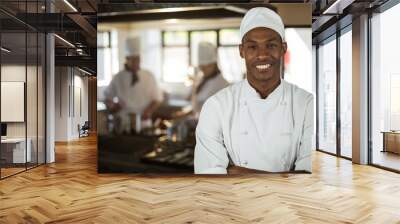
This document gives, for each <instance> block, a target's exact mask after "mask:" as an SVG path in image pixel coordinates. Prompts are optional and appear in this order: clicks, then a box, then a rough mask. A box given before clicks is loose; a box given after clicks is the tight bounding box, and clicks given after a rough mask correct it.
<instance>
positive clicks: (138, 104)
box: [105, 70, 163, 113]
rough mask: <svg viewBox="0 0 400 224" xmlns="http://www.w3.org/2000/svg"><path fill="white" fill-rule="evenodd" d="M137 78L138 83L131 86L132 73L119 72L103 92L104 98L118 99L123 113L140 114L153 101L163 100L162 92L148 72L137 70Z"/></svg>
mask: <svg viewBox="0 0 400 224" xmlns="http://www.w3.org/2000/svg"><path fill="white" fill-rule="evenodd" d="M137 76H138V81H137V82H136V83H135V84H134V85H132V73H131V72H129V71H126V70H123V71H120V72H119V73H117V74H116V75H115V76H114V77H113V79H112V80H111V83H110V85H109V86H108V87H107V89H106V90H105V96H106V98H110V99H112V98H114V97H118V98H119V100H120V102H121V104H122V105H123V109H122V111H123V112H126V113H142V112H143V111H144V110H145V109H146V107H147V106H148V105H149V104H150V103H151V102H152V101H153V100H157V101H162V100H163V95H162V91H161V89H160V88H159V87H158V85H157V81H156V79H155V78H154V76H153V75H152V74H151V73H150V72H148V71H146V70H139V71H138V72H137Z"/></svg>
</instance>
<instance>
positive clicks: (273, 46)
mask: <svg viewBox="0 0 400 224" xmlns="http://www.w3.org/2000/svg"><path fill="white" fill-rule="evenodd" d="M276 47H278V45H277V44H275V43H269V44H267V48H269V49H275V48H276Z"/></svg>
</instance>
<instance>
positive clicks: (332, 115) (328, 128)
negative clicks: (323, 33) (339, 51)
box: [317, 36, 336, 154]
mask: <svg viewBox="0 0 400 224" xmlns="http://www.w3.org/2000/svg"><path fill="white" fill-rule="evenodd" d="M318 65H319V71H318V82H319V83H318V95H319V97H318V102H317V103H318V124H317V125H318V133H317V134H318V149H320V150H323V151H326V152H330V153H334V154H336V39H335V36H334V37H332V39H331V40H330V41H329V42H327V43H324V44H321V45H320V46H319V48H318Z"/></svg>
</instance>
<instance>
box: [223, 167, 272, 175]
mask: <svg viewBox="0 0 400 224" xmlns="http://www.w3.org/2000/svg"><path fill="white" fill-rule="evenodd" d="M251 173H269V172H267V171H262V170H254V169H248V168H244V167H241V166H230V167H228V174H251Z"/></svg>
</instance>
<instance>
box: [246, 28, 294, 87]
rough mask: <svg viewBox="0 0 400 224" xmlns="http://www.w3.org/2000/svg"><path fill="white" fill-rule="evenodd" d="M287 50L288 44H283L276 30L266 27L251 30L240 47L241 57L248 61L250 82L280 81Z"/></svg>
mask: <svg viewBox="0 0 400 224" xmlns="http://www.w3.org/2000/svg"><path fill="white" fill-rule="evenodd" d="M286 49H287V45H286V42H282V39H281V37H280V35H279V34H278V33H277V32H275V31H274V30H272V29H268V28H264V27H258V28H255V29H252V30H250V31H249V32H248V33H247V34H246V35H245V36H244V37H243V40H242V44H241V45H239V50H240V56H241V57H242V58H244V59H245V61H246V68H247V78H248V79H249V81H254V82H266V81H271V80H276V79H280V72H281V58H282V56H283V55H284V54H285V52H286Z"/></svg>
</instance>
